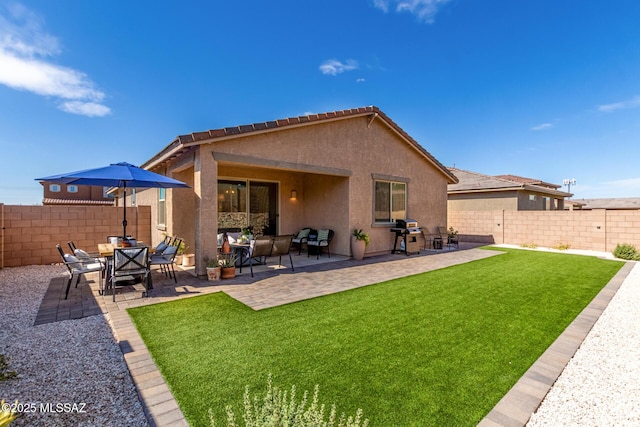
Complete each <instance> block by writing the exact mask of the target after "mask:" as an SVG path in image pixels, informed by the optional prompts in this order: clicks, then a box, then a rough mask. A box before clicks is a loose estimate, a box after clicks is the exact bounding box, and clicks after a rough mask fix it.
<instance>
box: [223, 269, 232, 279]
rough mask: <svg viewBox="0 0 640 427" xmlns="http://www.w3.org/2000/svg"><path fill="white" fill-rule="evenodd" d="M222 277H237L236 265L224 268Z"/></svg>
mask: <svg viewBox="0 0 640 427" xmlns="http://www.w3.org/2000/svg"><path fill="white" fill-rule="evenodd" d="M221 277H222V278H223V279H233V278H234V277H236V268H235V267H226V268H223V269H222V275H221Z"/></svg>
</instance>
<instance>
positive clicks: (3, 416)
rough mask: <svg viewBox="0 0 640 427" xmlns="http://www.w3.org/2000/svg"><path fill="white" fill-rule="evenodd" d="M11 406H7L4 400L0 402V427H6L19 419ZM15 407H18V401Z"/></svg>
mask: <svg viewBox="0 0 640 427" xmlns="http://www.w3.org/2000/svg"><path fill="white" fill-rule="evenodd" d="M11 406H12V405H10V404H9V405H7V404H5V403H4V399H2V401H1V402H0V427H6V426H8V425H9V424H11V422H12V421H13V420H15V419H16V418H18V414H16V411H15V410H12V409H11ZM15 406H18V401H17V400H16V404H15Z"/></svg>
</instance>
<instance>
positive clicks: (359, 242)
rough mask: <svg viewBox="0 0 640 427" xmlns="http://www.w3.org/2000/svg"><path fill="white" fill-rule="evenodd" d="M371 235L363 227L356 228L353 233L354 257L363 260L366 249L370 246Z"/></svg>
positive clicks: (352, 254) (352, 247)
mask: <svg viewBox="0 0 640 427" xmlns="http://www.w3.org/2000/svg"><path fill="white" fill-rule="evenodd" d="M369 242H370V240H369V235H368V234H367V233H365V232H364V231H362V229H361V228H355V229H354V230H353V234H352V235H351V256H353V259H355V260H358V261H361V260H362V259H363V258H364V251H365V249H366V247H367V246H369Z"/></svg>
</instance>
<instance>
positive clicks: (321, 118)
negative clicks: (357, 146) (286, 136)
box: [141, 106, 458, 183]
mask: <svg viewBox="0 0 640 427" xmlns="http://www.w3.org/2000/svg"><path fill="white" fill-rule="evenodd" d="M362 116H369V117H370V123H371V122H373V121H374V120H375V119H380V120H382V122H383V123H385V124H386V125H387V126H388V127H389V128H390V129H391V130H392V131H394V132H395V133H396V134H397V135H398V136H399V137H400V138H401V139H403V140H404V141H406V142H407V143H408V144H409V145H410V146H412V147H413V148H414V149H416V150H417V151H418V152H419V153H420V154H421V155H422V156H423V157H425V158H426V159H427V160H428V161H429V162H431V163H432V164H433V165H434V166H435V167H436V168H437V169H439V170H440V171H441V172H442V173H443V174H444V175H446V176H447V178H448V180H449V182H451V183H454V182H457V181H458V180H457V178H456V176H455V175H454V174H452V173H451V171H450V170H449V169H447V168H446V167H445V166H444V165H443V164H442V163H440V162H439V161H438V160H437V159H436V158H435V157H433V156H432V155H431V153H429V152H428V151H427V150H425V149H424V148H423V147H422V146H421V145H420V144H419V143H418V142H417V141H416V140H414V139H413V138H412V137H411V136H410V135H409V134H408V133H406V132H405V131H404V130H403V129H402V128H401V127H400V126H398V125H397V124H396V123H395V122H394V121H393V120H391V119H390V118H389V117H388V116H387V115H386V114H384V113H383V112H382V111H381V110H380V109H379V108H378V107H375V106H369V107H361V108H352V109H350V110H340V111H333V112H328V113H320V114H309V115H306V116H298V117H290V118H287V119H278V120H273V121H269V122H260V123H253V124H249V125H240V126H233V127H227V128H220V129H211V130H208V131H203V132H193V133H190V134H186V135H179V136H178V137H176V139H174V140H173V141H172V142H171V143H170V144H169V145H167V146H166V147H165V148H164V149H163V150H162V151H160V152H159V153H158V154H156V155H155V156H153V157H152V158H151V159H149V160H148V161H147V162H145V163H144V164H143V165H142V166H141V167H143V168H145V169H152V168H154V167H156V166H159V165H160V164H162V163H164V162H167V161H169V160H171V159H174V158H176V157H178V156H179V155H181V154H183V153H186V152H187V151H189V150H190V149H191V147H193V146H196V145H200V144H208V143H211V142H216V141H224V140H229V139H233V138H239V137H243V136H249V135H251V134H259V133H266V132H277V131H280V130H283V129H291V128H295V127H300V126H309V125H313V124H316V123H325V122H331V121H336V120H344V119H348V118H355V117H362Z"/></svg>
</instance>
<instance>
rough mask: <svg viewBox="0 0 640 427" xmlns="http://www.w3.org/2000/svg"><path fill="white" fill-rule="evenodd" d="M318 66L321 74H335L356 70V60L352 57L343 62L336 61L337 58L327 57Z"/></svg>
mask: <svg viewBox="0 0 640 427" xmlns="http://www.w3.org/2000/svg"><path fill="white" fill-rule="evenodd" d="M318 68H319V69H320V71H321V72H322V74H330V75H332V76H337V75H338V74H341V73H344V72H345V71H353V70H357V69H358V62H357V61H355V60H353V59H347V60H346V61H345V62H341V61H338V60H337V59H328V60H326V61H324V62H323V63H322V64H320V67H318Z"/></svg>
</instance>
